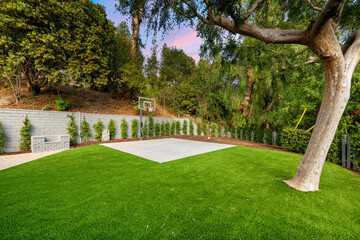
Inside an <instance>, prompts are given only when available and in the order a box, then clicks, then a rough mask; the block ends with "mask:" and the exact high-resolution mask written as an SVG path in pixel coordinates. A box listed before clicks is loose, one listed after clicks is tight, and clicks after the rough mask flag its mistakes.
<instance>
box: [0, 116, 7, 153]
mask: <svg viewBox="0 0 360 240" xmlns="http://www.w3.org/2000/svg"><path fill="white" fill-rule="evenodd" d="M1 128H2V123H1V121H0V153H4V152H5V148H4V146H5V141H6V135H5V132H4V131H3V130H2V129H1Z"/></svg>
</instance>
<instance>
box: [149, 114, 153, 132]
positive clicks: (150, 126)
mask: <svg viewBox="0 0 360 240" xmlns="http://www.w3.org/2000/svg"><path fill="white" fill-rule="evenodd" d="M153 136H154V118H153V116H151V115H149V137H153Z"/></svg>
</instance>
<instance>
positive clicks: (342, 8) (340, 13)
mask: <svg viewBox="0 0 360 240" xmlns="http://www.w3.org/2000/svg"><path fill="white" fill-rule="evenodd" d="M345 4H346V0H344V2H343V4H342V5H341V9H340V12H339V17H338V22H337V23H336V25H335V29H336V28H338V27H339V25H340V21H341V17H342V13H343V10H344V6H345Z"/></svg>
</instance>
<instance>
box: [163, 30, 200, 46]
mask: <svg viewBox="0 0 360 240" xmlns="http://www.w3.org/2000/svg"><path fill="white" fill-rule="evenodd" d="M175 37H176V36H174V38H175ZM201 42H202V40H201V38H199V37H197V36H196V31H194V30H192V29H190V31H188V32H186V33H184V34H183V35H182V36H180V37H177V38H176V39H174V40H173V41H172V42H171V43H169V45H170V46H172V47H176V48H182V49H183V48H187V47H192V46H200V44H201Z"/></svg>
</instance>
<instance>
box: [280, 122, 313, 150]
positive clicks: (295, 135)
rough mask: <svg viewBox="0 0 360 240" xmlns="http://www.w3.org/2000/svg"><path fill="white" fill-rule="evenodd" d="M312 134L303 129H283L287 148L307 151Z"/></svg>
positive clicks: (284, 142)
mask: <svg viewBox="0 0 360 240" xmlns="http://www.w3.org/2000/svg"><path fill="white" fill-rule="evenodd" d="M310 136H311V134H310V132H306V131H305V130H303V129H296V130H294V129H293V128H284V129H283V131H282V143H283V145H284V148H285V149H286V150H289V151H293V152H297V153H305V150H306V147H307V145H308V144H309V141H310Z"/></svg>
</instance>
